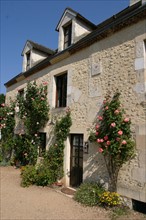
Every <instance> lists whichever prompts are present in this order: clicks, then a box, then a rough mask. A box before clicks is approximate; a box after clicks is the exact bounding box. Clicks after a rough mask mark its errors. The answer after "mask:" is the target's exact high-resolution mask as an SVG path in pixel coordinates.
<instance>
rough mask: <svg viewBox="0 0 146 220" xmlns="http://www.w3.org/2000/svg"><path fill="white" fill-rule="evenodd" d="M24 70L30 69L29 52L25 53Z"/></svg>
mask: <svg viewBox="0 0 146 220" xmlns="http://www.w3.org/2000/svg"><path fill="white" fill-rule="evenodd" d="M26 62H27V63H26V70H28V69H30V52H27V53H26Z"/></svg>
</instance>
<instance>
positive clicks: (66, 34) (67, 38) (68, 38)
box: [64, 24, 72, 49]
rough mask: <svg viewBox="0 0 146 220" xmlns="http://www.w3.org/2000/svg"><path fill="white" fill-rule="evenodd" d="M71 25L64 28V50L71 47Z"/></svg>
mask: <svg viewBox="0 0 146 220" xmlns="http://www.w3.org/2000/svg"><path fill="white" fill-rule="evenodd" d="M71 30H72V25H71V24H70V25H68V26H66V27H64V49H66V48H67V47H68V46H70V45H71V35H72V31H71Z"/></svg>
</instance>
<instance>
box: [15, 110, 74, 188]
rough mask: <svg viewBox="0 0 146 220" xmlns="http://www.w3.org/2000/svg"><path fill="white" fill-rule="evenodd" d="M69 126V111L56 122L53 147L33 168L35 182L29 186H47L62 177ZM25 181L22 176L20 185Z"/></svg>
mask: <svg viewBox="0 0 146 220" xmlns="http://www.w3.org/2000/svg"><path fill="white" fill-rule="evenodd" d="M71 124H72V122H71V116H70V111H67V113H66V115H65V116H64V117H62V118H61V119H60V121H58V122H57V126H55V136H56V141H55V143H54V145H52V146H51V147H50V148H49V150H48V152H46V154H45V155H44V159H43V161H42V162H41V163H40V164H38V165H37V166H36V167H35V166H34V169H35V170H36V176H35V181H34V182H33V183H30V184H36V185H39V186H47V185H51V184H52V183H54V182H56V181H57V179H60V178H61V177H62V176H63V157H64V155H63V151H64V141H65V140H66V138H67V136H68V134H69V128H70V126H71ZM18 149H20V148H18ZM25 179H26V182H27V177H26V176H25V175H22V183H23V182H25ZM22 186H24V184H22Z"/></svg>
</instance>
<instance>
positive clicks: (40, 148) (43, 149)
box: [39, 132, 46, 157]
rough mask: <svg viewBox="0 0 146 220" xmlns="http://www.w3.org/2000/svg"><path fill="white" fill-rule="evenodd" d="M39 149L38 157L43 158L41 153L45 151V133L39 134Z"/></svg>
mask: <svg viewBox="0 0 146 220" xmlns="http://www.w3.org/2000/svg"><path fill="white" fill-rule="evenodd" d="M39 136H40V147H39V157H42V156H43V153H45V151H46V133H44V132H40V133H39Z"/></svg>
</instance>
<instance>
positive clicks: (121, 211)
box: [111, 205, 130, 220]
mask: <svg viewBox="0 0 146 220" xmlns="http://www.w3.org/2000/svg"><path fill="white" fill-rule="evenodd" d="M129 212H130V210H129V208H128V207H127V206H124V205H119V206H115V207H113V208H112V213H111V220H116V219H118V218H119V217H121V216H125V217H126V216H127V215H128V214H129ZM124 219H128V216H127V217H126V218H124Z"/></svg>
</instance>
